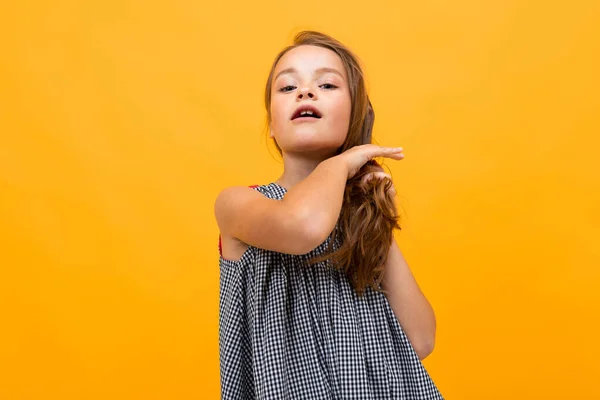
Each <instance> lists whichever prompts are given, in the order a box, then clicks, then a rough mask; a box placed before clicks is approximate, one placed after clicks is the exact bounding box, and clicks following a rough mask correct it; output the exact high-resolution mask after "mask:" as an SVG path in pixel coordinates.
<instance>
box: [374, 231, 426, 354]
mask: <svg viewBox="0 0 600 400" xmlns="http://www.w3.org/2000/svg"><path fill="white" fill-rule="evenodd" d="M381 286H382V288H383V289H384V290H386V291H387V292H388V293H387V294H386V297H387V299H388V303H389V304H390V307H391V308H392V310H393V311H394V314H395V315H396V318H398V321H399V322H400V325H401V326H402V329H403V330H404V332H405V333H406V336H407V337H408V340H409V341H410V343H411V344H412V346H413V348H414V349H415V351H416V353H417V355H418V356H419V358H420V359H421V360H422V359H424V358H425V357H427V356H428V355H429V354H431V352H432V351H433V347H434V343H435V330H436V323H435V315H434V312H433V308H432V307H431V305H430V304H429V302H428V301H427V299H426V298H425V296H424V295H423V293H422V292H421V289H419V286H418V285H417V282H416V281H415V278H414V276H413V274H412V272H411V271H410V268H409V266H408V264H407V262H406V260H405V259H404V256H403V255H402V252H401V251H400V248H399V247H398V244H397V243H396V239H394V240H392V245H391V246H390V251H389V253H388V258H387V261H386V263H385V273H384V275H383V279H382V281H381Z"/></svg>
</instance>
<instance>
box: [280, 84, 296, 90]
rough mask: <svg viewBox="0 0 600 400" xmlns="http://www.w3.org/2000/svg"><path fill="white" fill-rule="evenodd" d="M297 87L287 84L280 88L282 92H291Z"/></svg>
mask: <svg viewBox="0 0 600 400" xmlns="http://www.w3.org/2000/svg"><path fill="white" fill-rule="evenodd" d="M295 88H296V87H295V86H292V85H287V86H284V87H282V88H281V89H279V91H280V92H289V91H290V90H294V89H295Z"/></svg>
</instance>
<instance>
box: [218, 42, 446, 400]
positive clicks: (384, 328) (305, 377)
mask: <svg viewBox="0 0 600 400" xmlns="http://www.w3.org/2000/svg"><path fill="white" fill-rule="evenodd" d="M265 103H266V104H265V105H266V109H267V116H268V122H269V130H270V134H269V135H270V137H271V138H273V140H274V141H275V144H276V146H277V149H278V150H279V152H280V154H281V155H282V157H283V163H284V171H283V174H282V175H281V176H280V177H279V179H277V180H276V181H275V182H272V183H269V184H266V185H260V186H253V187H242V186H236V187H230V188H227V189H225V190H223V191H222V192H221V193H220V194H219V196H218V197H217V199H216V202H215V216H216V219H217V223H218V225H219V229H220V233H221V236H220V242H219V250H220V274H221V275H220V313H219V348H220V366H221V370H220V372H221V394H222V398H223V399H225V400H229V399H244V400H246V399H255V398H257V399H442V396H441V394H440V392H439V391H438V389H437V388H436V386H435V384H434V383H433V381H432V380H431V378H430V376H429V374H428V373H427V371H426V370H425V369H424V367H423V365H422V363H421V360H422V359H423V358H425V357H426V356H427V355H428V354H430V353H431V351H432V350H433V344H434V337H435V316H434V313H433V310H432V308H431V306H430V305H429V302H428V301H427V299H426V298H425V297H424V295H423V294H422V292H421V291H420V289H419V287H418V285H417V283H416V282H415V280H414V277H413V276H412V274H411V272H410V269H409V268H408V265H407V264H406V262H405V260H404V258H403V256H402V254H401V252H400V250H399V248H398V245H397V244H396V242H395V240H394V237H393V230H394V228H399V226H398V215H397V214H396V208H395V205H394V195H395V190H394V188H393V185H392V182H391V178H390V176H389V175H388V174H386V173H385V172H384V171H383V169H382V168H381V167H379V165H378V164H377V163H376V162H374V161H373V159H374V158H375V157H386V158H389V159H393V160H401V159H402V158H403V157H404V155H403V153H402V149H401V148H390V147H381V146H377V145H374V144H371V130H372V127H373V122H374V113H373V109H372V107H371V103H370V101H369V98H368V96H367V93H366V90H365V84H364V79H363V74H362V70H361V68H360V66H359V63H358V62H357V59H356V57H355V56H354V55H353V54H352V52H351V51H350V50H348V49H347V48H346V47H344V46H343V45H342V44H341V43H339V42H338V41H336V40H335V39H333V38H331V37H329V36H327V35H324V34H321V33H318V32H313V31H305V32H301V33H299V34H298V35H297V36H296V37H295V39H294V43H293V45H291V46H289V47H287V48H285V49H284V50H283V51H281V53H280V54H279V55H278V56H277V57H276V59H275V61H274V63H273V66H272V69H271V72H270V74H269V78H268V81H267V87H266V91H265Z"/></svg>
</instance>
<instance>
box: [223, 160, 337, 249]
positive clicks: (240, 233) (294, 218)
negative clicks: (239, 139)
mask: <svg viewBox="0 0 600 400" xmlns="http://www.w3.org/2000/svg"><path fill="white" fill-rule="evenodd" d="M347 176H348V165H347V162H346V161H345V160H343V159H342V158H340V157H332V158H329V159H327V160H325V161H323V162H321V163H320V164H319V165H318V166H317V167H316V168H315V170H314V171H313V172H312V173H311V174H310V175H309V176H308V177H306V178H305V179H304V180H302V181H301V182H300V183H298V184H296V185H295V186H294V187H292V188H291V189H290V190H289V191H288V192H287V193H286V195H285V196H284V198H283V199H282V200H274V199H268V198H266V197H265V196H263V195H262V194H261V193H258V192H257V191H256V190H253V189H250V188H248V187H245V186H233V187H229V188H227V189H225V190H223V191H222V192H221V193H219V195H218V196H217V199H216V201H215V207H214V212H215V217H216V219H217V223H218V225H219V229H220V231H221V234H224V235H230V236H232V237H234V238H236V239H239V240H241V241H242V242H244V243H246V244H249V245H252V246H255V247H260V248H262V249H267V250H272V251H277V252H280V253H287V254H306V253H308V252H309V251H311V250H312V249H314V248H315V247H317V246H318V245H319V244H321V243H322V242H323V241H324V240H325V239H326V238H327V236H328V235H329V234H330V233H331V231H332V230H333V228H334V227H335V224H336V222H337V220H338V218H339V214H340V211H341V207H342V201H343V198H344V189H345V186H346V179H347Z"/></svg>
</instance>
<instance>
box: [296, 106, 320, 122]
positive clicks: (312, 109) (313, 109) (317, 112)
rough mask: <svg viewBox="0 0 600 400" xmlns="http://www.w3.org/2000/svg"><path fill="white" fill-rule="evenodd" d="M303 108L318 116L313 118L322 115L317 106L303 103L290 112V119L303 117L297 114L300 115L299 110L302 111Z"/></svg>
mask: <svg viewBox="0 0 600 400" xmlns="http://www.w3.org/2000/svg"><path fill="white" fill-rule="evenodd" d="M304 110H306V111H312V112H313V114H315V115H317V116H318V118H315V119H320V118H321V117H322V115H321V112H320V111H319V109H318V108H316V107H314V106H312V105H309V104H305V105H302V106H300V107H298V108H297V109H296V111H294V113H293V114H292V120H295V119H298V118H303V117H300V116H299V115H300V112H301V111H304ZM294 117H296V118H294ZM313 118H314V117H313Z"/></svg>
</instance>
